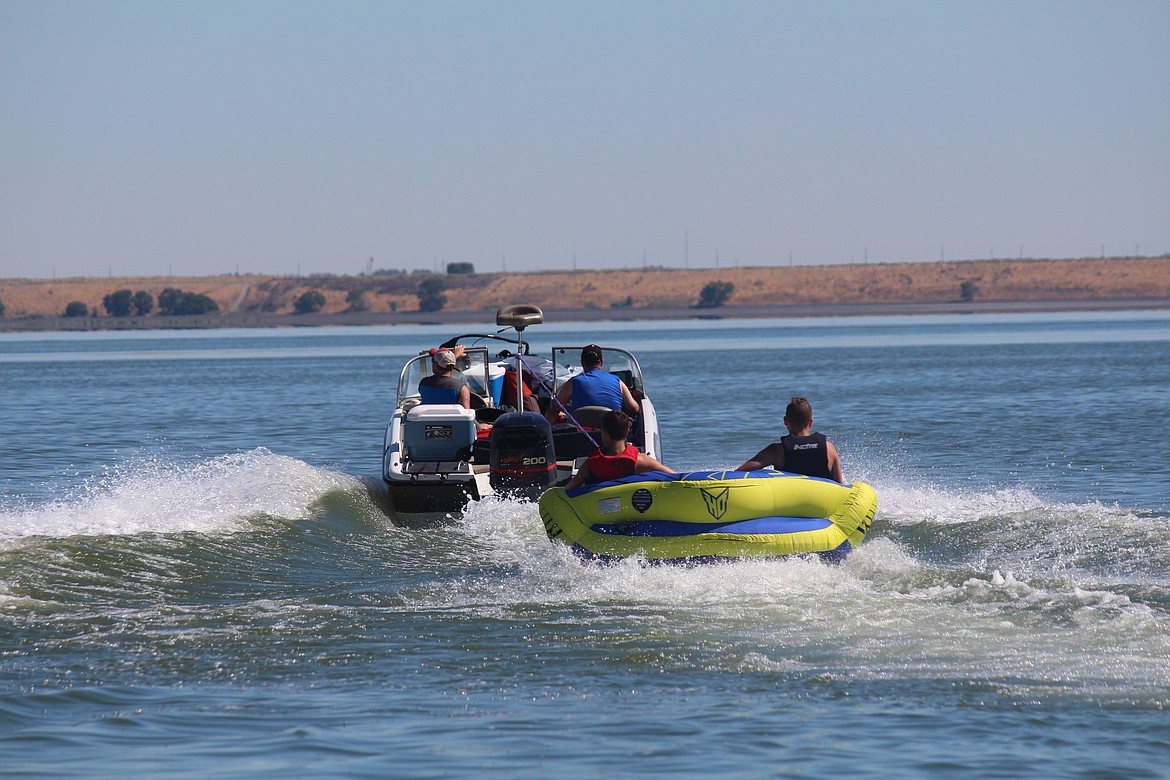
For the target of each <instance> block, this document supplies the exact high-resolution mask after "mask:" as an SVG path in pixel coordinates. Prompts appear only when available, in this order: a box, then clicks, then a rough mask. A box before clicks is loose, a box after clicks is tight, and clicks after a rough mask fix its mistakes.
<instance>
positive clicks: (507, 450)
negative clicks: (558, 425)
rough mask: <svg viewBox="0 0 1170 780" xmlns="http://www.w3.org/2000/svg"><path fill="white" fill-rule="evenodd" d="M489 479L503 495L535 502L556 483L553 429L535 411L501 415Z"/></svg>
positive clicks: (494, 434)
mask: <svg viewBox="0 0 1170 780" xmlns="http://www.w3.org/2000/svg"><path fill="white" fill-rule="evenodd" d="M490 463H491V465H490V468H489V471H488V478H489V480H490V482H491V485H492V489H493V490H494V491H495V492H496V493H498V494H500V495H509V496H513V497H518V498H529V499H533V500H536V499H537V498H540V495H541V493H543V492H544V491H545V490H546V489H548V488H549V487H551V486H552V485H553V483H554V482H556V481H557V461H556V452H555V451H554V449H553V435H552V426H551V425H549V422H548V420H546V419H544V417H543V416H541V415H539V414H536V413H535V412H510V413H508V414H504V415H500V417H499V418H498V419H497V420H496V421H495V423H494V424H493V425H492V448H491V460H490Z"/></svg>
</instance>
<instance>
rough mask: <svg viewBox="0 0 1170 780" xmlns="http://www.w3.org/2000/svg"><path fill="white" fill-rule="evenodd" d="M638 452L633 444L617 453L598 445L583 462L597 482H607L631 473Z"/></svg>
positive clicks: (636, 461) (636, 463)
mask: <svg viewBox="0 0 1170 780" xmlns="http://www.w3.org/2000/svg"><path fill="white" fill-rule="evenodd" d="M574 381H576V380H574ZM638 454H639V453H638V448H637V447H635V446H634V445H633V444H627V445H626V448H625V449H624V450H623V451H621V452H619V453H618V454H617V455H606V454H605V453H604V452H602V451H601V448H600V447H598V448H597V449H595V450H594V451H593V454H592V455H590V456H589V457H588V458H586V459H585V464H586V465H587V466H589V474H590V475H591V476H593V477H594V478H595V479H596V480H597V481H598V482H608V481H609V480H611V479H620V478H621V477H628V476H630V475H631V474H633V473H634V467H635V466H637V465H638Z"/></svg>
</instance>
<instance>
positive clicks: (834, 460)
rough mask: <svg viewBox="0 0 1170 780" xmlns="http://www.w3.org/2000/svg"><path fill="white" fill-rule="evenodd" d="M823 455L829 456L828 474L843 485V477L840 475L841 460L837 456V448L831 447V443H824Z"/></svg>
mask: <svg viewBox="0 0 1170 780" xmlns="http://www.w3.org/2000/svg"><path fill="white" fill-rule="evenodd" d="M825 454H826V455H828V456H829V474H831V475H832V477H833V479H835V480H837V481H838V482H840V483H841V484H842V485H844V484H845V475H844V474H842V473H841V458H840V456H838V455H837V448H836V447H834V446H833V442H831V441H827V442H825Z"/></svg>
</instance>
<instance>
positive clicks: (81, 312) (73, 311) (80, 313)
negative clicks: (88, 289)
mask: <svg viewBox="0 0 1170 780" xmlns="http://www.w3.org/2000/svg"><path fill="white" fill-rule="evenodd" d="M65 316H66V317H88V316H89V307H88V306H86V305H85V304H84V303H82V302H81V301H70V302H69V303H68V304H66V306H65Z"/></svg>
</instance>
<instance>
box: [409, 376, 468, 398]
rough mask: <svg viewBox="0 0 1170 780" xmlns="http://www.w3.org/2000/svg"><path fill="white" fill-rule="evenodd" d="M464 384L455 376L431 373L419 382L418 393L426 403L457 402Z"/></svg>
mask: <svg viewBox="0 0 1170 780" xmlns="http://www.w3.org/2000/svg"><path fill="white" fill-rule="evenodd" d="M463 384H464V383H463V382H461V381H459V380H458V379H456V378H455V377H453V376H440V375H439V374H431V375H430V376H426V377H423V378H422V380H421V381H420V382H419V383H418V394H419V396H420V397H421V399H422V402H423V403H424V404H457V403H459V390H460V389H462V387H463Z"/></svg>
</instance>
